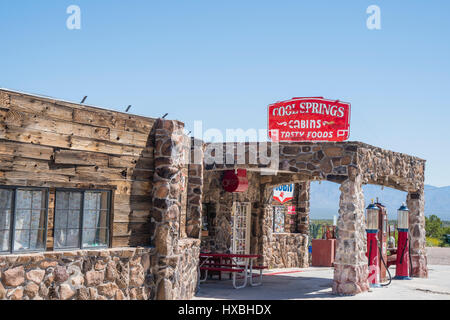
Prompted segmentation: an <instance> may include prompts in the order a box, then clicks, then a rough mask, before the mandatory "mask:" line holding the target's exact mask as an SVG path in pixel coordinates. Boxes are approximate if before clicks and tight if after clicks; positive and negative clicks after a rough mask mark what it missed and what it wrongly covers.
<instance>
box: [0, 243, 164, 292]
mask: <svg viewBox="0 0 450 320" xmlns="http://www.w3.org/2000/svg"><path fill="white" fill-rule="evenodd" d="M154 259H155V249H154V248H114V249H103V250H76V251H64V252H44V253H34V254H21V255H6V256H0V274H1V282H0V299H2V300H130V299H131V300H136V299H139V300H141V299H144V300H145V299H153V298H154V296H155V288H156V287H155V279H154V277H153V267H152V265H153V263H154Z"/></svg>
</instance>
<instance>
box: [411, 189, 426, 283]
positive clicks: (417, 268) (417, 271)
mask: <svg viewBox="0 0 450 320" xmlns="http://www.w3.org/2000/svg"><path fill="white" fill-rule="evenodd" d="M406 204H407V206H408V209H409V234H410V236H411V242H410V246H411V262H412V276H413V277H419V278H427V277H428V268H427V252H426V249H425V244H426V238H425V214H424V210H425V197H424V191H423V190H420V191H418V192H414V193H412V192H410V193H408V196H407V198H406Z"/></svg>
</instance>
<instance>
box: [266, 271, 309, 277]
mask: <svg viewBox="0 0 450 320" xmlns="http://www.w3.org/2000/svg"><path fill="white" fill-rule="evenodd" d="M297 272H304V270H295V271H280V272H272V273H263V276H274V275H277V274H286V273H297Z"/></svg>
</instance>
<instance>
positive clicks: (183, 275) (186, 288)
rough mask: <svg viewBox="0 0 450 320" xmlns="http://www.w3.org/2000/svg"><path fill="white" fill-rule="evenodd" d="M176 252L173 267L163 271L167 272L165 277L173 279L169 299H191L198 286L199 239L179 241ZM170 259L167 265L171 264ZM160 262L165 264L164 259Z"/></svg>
mask: <svg viewBox="0 0 450 320" xmlns="http://www.w3.org/2000/svg"><path fill="white" fill-rule="evenodd" d="M177 252H178V256H177V259H176V260H175V261H174V265H175V267H171V268H166V269H165V272H167V274H166V275H165V277H166V278H169V279H171V278H173V287H172V288H173V291H172V297H171V299H174V300H188V299H192V298H193V297H194V294H195V291H196V288H197V284H198V281H197V280H198V273H197V268H198V257H199V254H200V239H189V238H186V239H181V240H180V241H179V242H178V249H177ZM170 259H173V257H172V258H169V261H167V263H168V264H169V265H170V264H171V261H170ZM160 261H161V260H160ZM162 262H163V263H165V261H164V259H163V261H162ZM161 298H163V297H161ZM166 299H167V297H166Z"/></svg>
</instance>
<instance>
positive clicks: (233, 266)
mask: <svg viewBox="0 0 450 320" xmlns="http://www.w3.org/2000/svg"><path fill="white" fill-rule="evenodd" d="M259 257H260V255H256V254H230V253H201V254H200V262H199V275H198V279H199V284H200V283H201V282H204V281H206V280H207V278H208V272H211V273H216V274H218V275H219V279H221V277H222V276H221V274H222V272H229V273H230V277H232V278H233V287H234V288H235V289H241V288H244V287H245V286H247V280H248V279H250V280H249V282H250V285H251V286H259V285H261V284H262V270H264V269H266V268H267V267H266V266H262V265H253V259H256V258H259ZM253 269H255V270H259V271H260V274H259V282H254V281H253ZM201 271H204V274H205V277H204V278H203V279H201ZM237 274H242V276H243V278H244V283H243V284H242V285H240V286H238V285H237V284H236V276H237Z"/></svg>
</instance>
